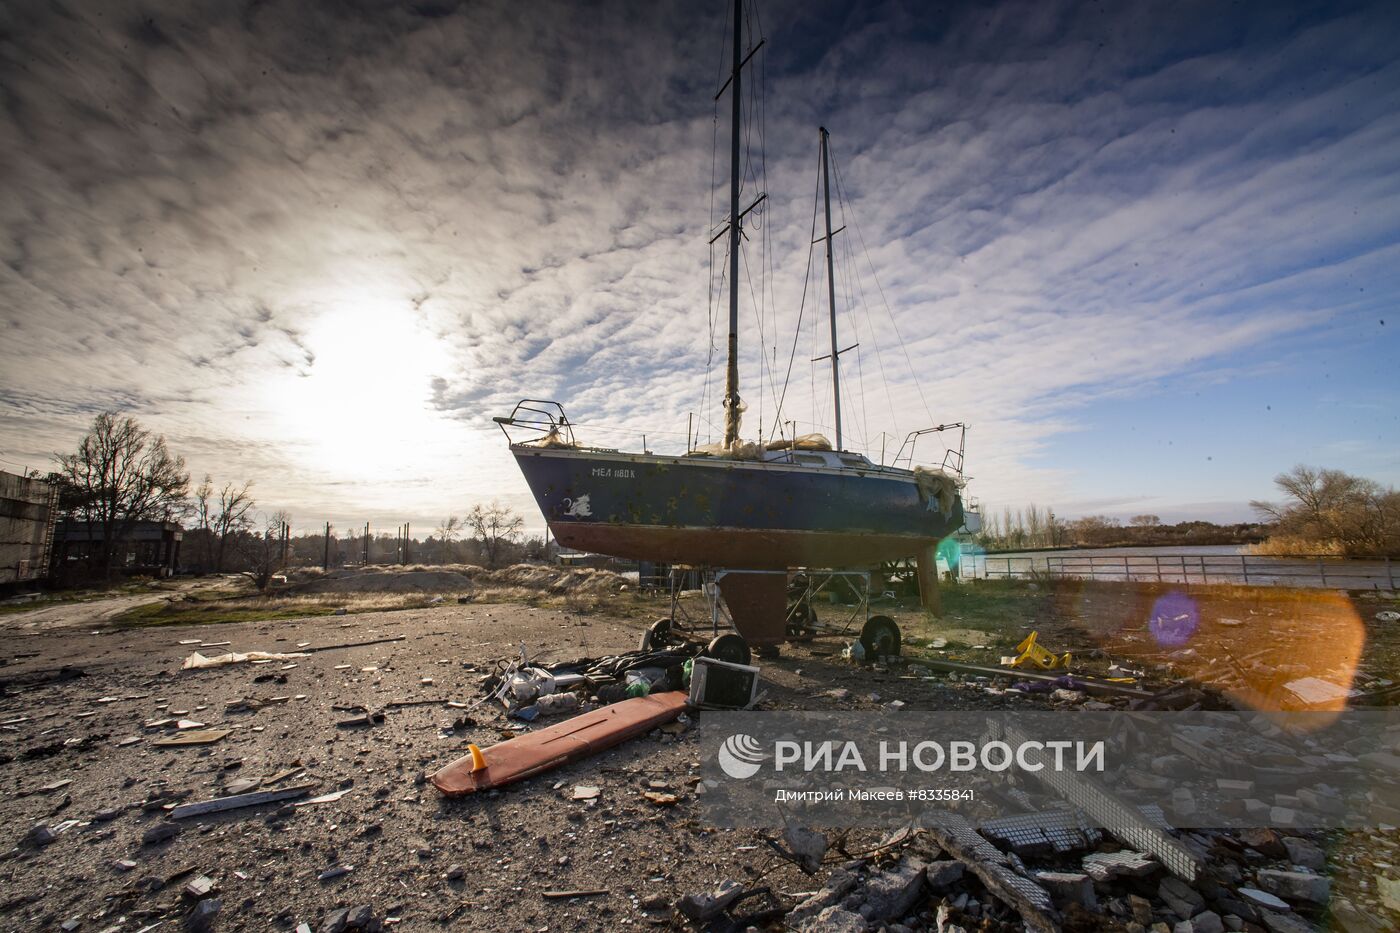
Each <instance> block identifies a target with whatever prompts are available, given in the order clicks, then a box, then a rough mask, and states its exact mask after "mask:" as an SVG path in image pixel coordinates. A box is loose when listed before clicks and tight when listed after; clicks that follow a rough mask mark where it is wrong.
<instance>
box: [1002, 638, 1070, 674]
mask: <svg viewBox="0 0 1400 933" xmlns="http://www.w3.org/2000/svg"><path fill="white" fill-rule="evenodd" d="M1039 634H1040V633H1039V632H1031V633H1030V634H1029V635H1027V636H1026V640H1025V641H1023V642H1021V643H1020V644H1019V645H1017V646H1016V651H1017V655H1016V660H1014V661H1012V662H1011V666H1012V667H1038V668H1040V669H1041V670H1046V671H1049V670H1054V669H1055V668H1057V667H1069V662H1070V660H1071V657H1070V654H1069V652H1065V653H1064V654H1062V655H1060V656H1059V657H1056V656H1055V653H1054V652H1052V651H1050V650H1049V649H1047V648H1045V647H1043V646H1042V645H1039V644H1037V643H1036V637H1037V636H1038V635H1039Z"/></svg>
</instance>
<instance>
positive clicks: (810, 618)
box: [785, 602, 817, 641]
mask: <svg viewBox="0 0 1400 933" xmlns="http://www.w3.org/2000/svg"><path fill="white" fill-rule="evenodd" d="M816 630H817V613H816V611H815V610H814V609H812V607H811V605H809V604H808V603H806V602H801V603H798V604H797V605H796V606H794V607H793V608H792V611H790V612H789V613H788V619H787V629H786V632H785V634H786V635H787V637H788V639H789V640H790V641H811V640H812V636H813V635H814V634H816Z"/></svg>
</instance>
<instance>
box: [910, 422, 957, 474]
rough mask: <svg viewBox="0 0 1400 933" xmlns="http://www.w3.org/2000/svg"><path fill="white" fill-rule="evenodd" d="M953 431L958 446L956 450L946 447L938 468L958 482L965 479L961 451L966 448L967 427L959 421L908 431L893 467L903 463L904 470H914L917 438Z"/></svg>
mask: <svg viewBox="0 0 1400 933" xmlns="http://www.w3.org/2000/svg"><path fill="white" fill-rule="evenodd" d="M954 430H956V431H957V432H958V446H957V447H956V448H953V447H948V448H947V449H945V450H944V451H943V462H942V463H941V464H940V468H941V469H942V470H943V472H945V473H951V474H952V475H954V476H956V477H957V478H958V479H959V480H963V479H966V477H965V476H963V451H964V450H965V449H966V447H967V425H965V424H963V423H962V422H961V421H958V422H956V423H954V424H940V425H937V426H935V427H932V428H924V429H923V430H921V431H910V432H909V436H908V437H906V438H905V439H904V443H903V444H902V445H900V448H899V453H897V454H895V457H894V463H893V465H894V466H899V465H900V464H901V463H904V464H907V466H905V469H907V470H912V469H914V452H915V449H916V448H917V447H918V444H919V438H921V437H923V436H924V435H925V434H940V433H942V432H943V431H954Z"/></svg>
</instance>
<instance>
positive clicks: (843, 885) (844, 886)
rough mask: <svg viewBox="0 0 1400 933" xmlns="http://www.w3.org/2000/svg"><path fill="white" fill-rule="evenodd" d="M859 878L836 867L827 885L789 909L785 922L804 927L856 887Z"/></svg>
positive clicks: (790, 925)
mask: <svg viewBox="0 0 1400 933" xmlns="http://www.w3.org/2000/svg"><path fill="white" fill-rule="evenodd" d="M858 881H859V879H858V878H856V876H855V875H854V874H852V873H851V872H849V871H846V870H845V869H844V868H834V869H832V871H831V875H830V876H829V877H828V878H827V880H826V887H825V888H823V889H822V890H820V891H818V892H816V893H815V894H812V895H809V896H808V897H807V898H806V899H805V900H803V901H802V902H801V903H799V904H798V905H797V906H796V907H794V908H793V909H792V910H790V911H788V913H787V916H786V917H784V918H783V922H784V923H785V924H787V926H788V928H789V929H794V930H797V929H802V928H803V927H804V925H805V924H806V923H807V922H808V921H810V920H811V919H812V918H814V917H816V916H817V914H819V913H821V912H822V911H823V910H825V909H826V908H828V907H830V906H832V905H833V904H836V903H837V902H838V901H840V900H841V898H843V897H845V896H846V895H847V894H849V893H851V891H852V890H854V889H855V886H856V884H857V882H858Z"/></svg>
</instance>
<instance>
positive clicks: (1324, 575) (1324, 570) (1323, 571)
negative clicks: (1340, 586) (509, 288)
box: [1317, 554, 1327, 586]
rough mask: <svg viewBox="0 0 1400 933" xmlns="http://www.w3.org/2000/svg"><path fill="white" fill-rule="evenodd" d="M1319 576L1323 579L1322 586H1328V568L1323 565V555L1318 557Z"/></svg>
mask: <svg viewBox="0 0 1400 933" xmlns="http://www.w3.org/2000/svg"><path fill="white" fill-rule="evenodd" d="M1317 575H1318V576H1319V577H1321V578H1322V585H1323V586H1326V585H1327V567H1326V566H1325V565H1324V564H1323V563H1322V555H1321V554H1319V555H1317Z"/></svg>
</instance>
